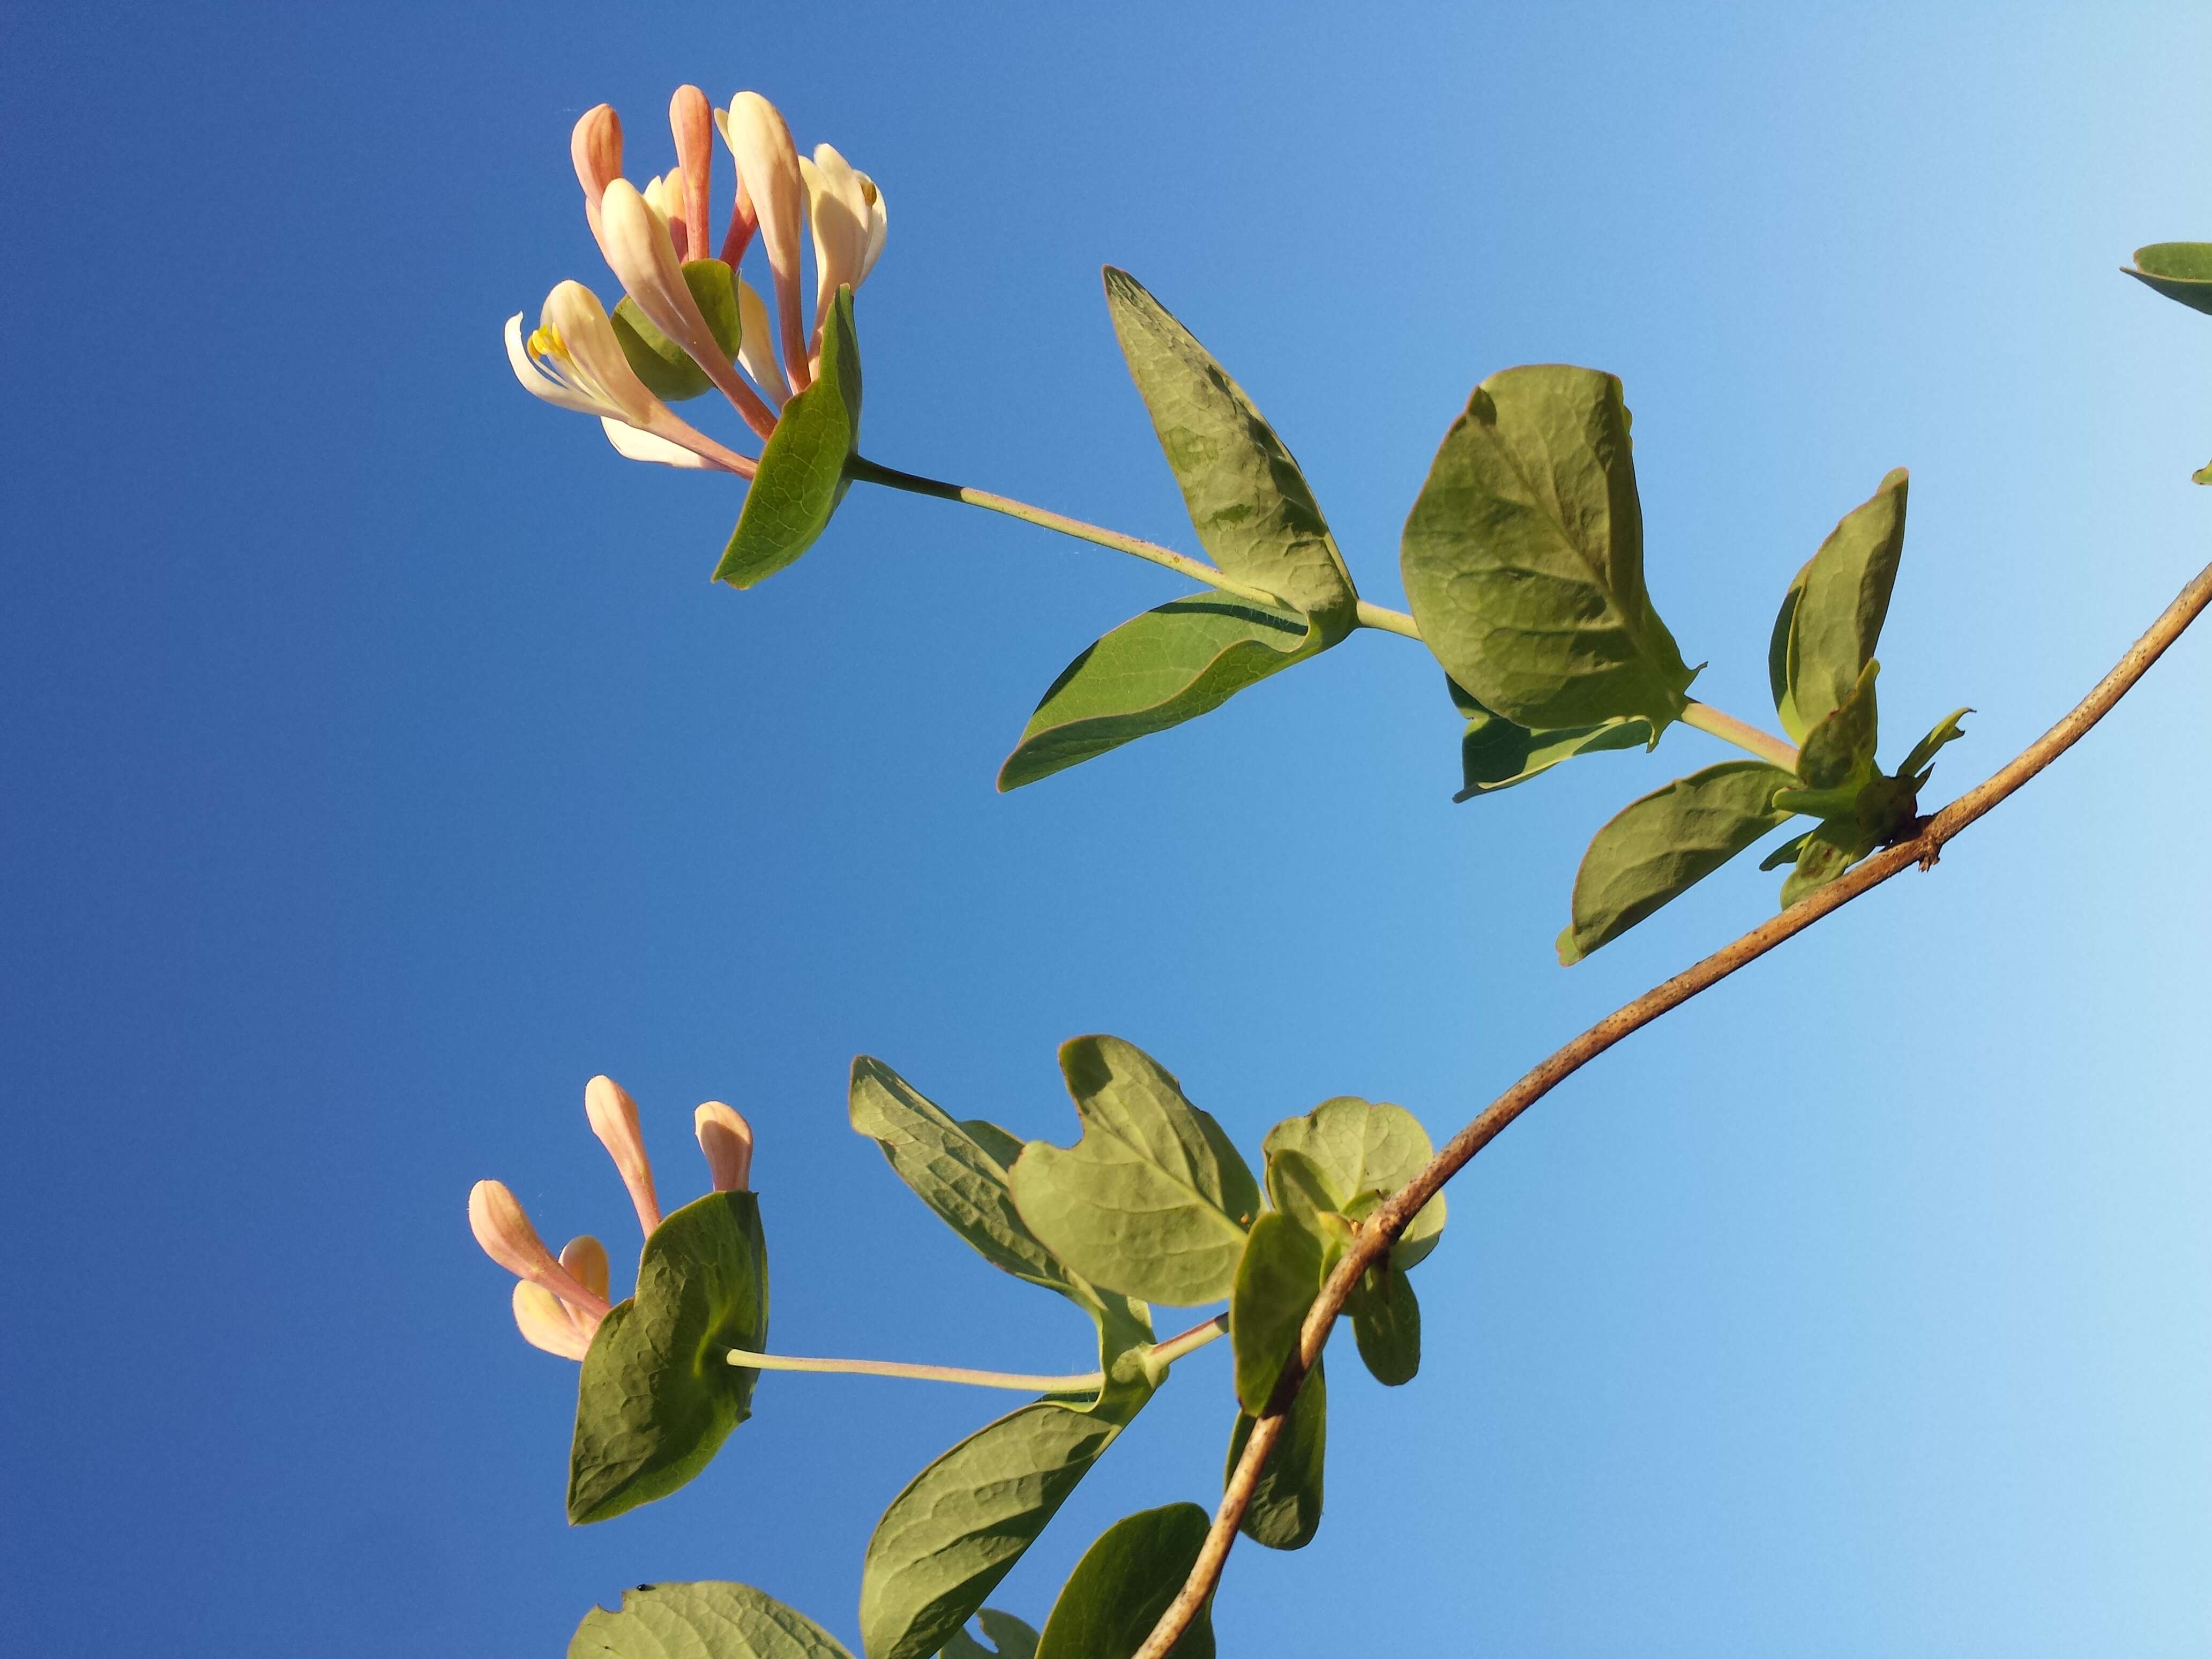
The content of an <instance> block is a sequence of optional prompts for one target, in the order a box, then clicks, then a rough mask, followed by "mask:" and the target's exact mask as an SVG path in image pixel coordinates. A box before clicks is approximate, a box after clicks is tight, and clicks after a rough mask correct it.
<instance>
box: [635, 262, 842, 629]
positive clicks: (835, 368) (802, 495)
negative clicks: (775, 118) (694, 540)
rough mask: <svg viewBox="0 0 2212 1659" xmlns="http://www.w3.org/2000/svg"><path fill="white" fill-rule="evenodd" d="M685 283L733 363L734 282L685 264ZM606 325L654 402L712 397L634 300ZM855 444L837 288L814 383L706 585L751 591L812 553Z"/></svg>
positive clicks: (766, 462)
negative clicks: (717, 583) (712, 583)
mask: <svg viewBox="0 0 2212 1659" xmlns="http://www.w3.org/2000/svg"><path fill="white" fill-rule="evenodd" d="M684 286H685V287H686V288H689V289H690V290H691V297H692V298H693V299H694V300H696V301H698V302H699V311H700V314H701V315H702V316H703V317H705V318H706V319H707V327H708V331H709V332H710V333H712V334H713V335H714V343H715V344H717V345H719V346H720V347H721V348H722V355H723V356H726V357H727V358H729V359H730V360H731V361H732V362H736V361H737V356H738V342H739V341H740V339H741V338H742V337H743V333H744V323H743V319H742V312H741V308H740V307H739V306H738V295H737V279H736V273H735V272H733V271H732V270H731V269H730V267H729V266H727V265H726V264H723V263H722V262H721V261H720V259H693V260H691V261H690V262H689V263H687V264H685V265H684ZM612 321H613V323H614V329H615V338H616V339H617V341H619V342H620V343H621V344H622V349H623V356H625V357H627V358H628V359H629V366H630V367H631V368H633V369H635V370H636V371H637V377H638V379H639V380H642V381H644V382H645V386H646V390H647V391H648V392H652V393H653V396H655V397H656V398H661V399H662V400H663V401H665V402H669V403H676V402H680V401H682V400H683V399H684V398H696V397H699V396H700V395H702V393H704V392H708V391H710V390H712V389H713V386H714V382H713V381H712V380H708V378H707V372H706V370H704V369H702V368H700V367H699V365H698V364H696V363H695V362H692V361H691V359H690V356H688V355H686V353H685V352H684V348H683V347H682V346H680V345H678V344H677V343H676V342H675V341H673V340H671V339H670V338H669V337H667V336H666V335H665V334H663V333H662V332H661V331H659V329H657V328H655V327H654V326H653V324H652V322H651V321H650V320H649V319H647V317H646V315H645V313H643V312H641V311H640V310H639V309H638V307H637V302H636V301H635V300H630V299H627V298H625V299H624V300H623V302H622V303H621V304H620V305H618V306H617V307H615V309H614V316H613V319H612ZM859 448H860V340H859V337H858V336H857V335H856V334H855V333H854V328H853V291H852V289H849V288H840V289H838V290H837V298H836V302H835V303H834V304H833V305H832V306H831V307H830V308H829V316H828V318H827V319H824V322H823V330H822V360H821V362H819V363H817V365H816V366H815V374H814V380H813V383H812V384H811V385H810V386H808V387H807V388H806V390H805V391H804V392H800V393H799V395H798V396H797V397H795V398H792V399H791V400H790V401H789V402H788V403H787V404H784V406H783V410H782V413H781V415H780V416H778V417H777V420H776V423H775V431H774V432H772V433H771V434H769V441H768V443H767V445H766V447H763V450H762V452H761V458H760V471H758V472H757V474H756V475H755V476H754V478H753V481H752V484H751V486H750V489H747V491H746V492H745V504H744V507H743V508H742V509H741V510H740V511H739V513H738V526H737V528H736V530H735V531H733V532H732V533H731V536H730V542H729V545H728V547H726V549H725V550H723V553H722V558H721V562H720V563H719V564H717V565H716V566H715V567H714V580H716V581H720V582H727V583H729V584H730V586H732V587H750V586H753V584H754V583H756V582H759V581H763V580H767V579H768V578H769V577H770V576H773V575H774V574H775V573H776V572H777V571H779V570H781V569H782V568H784V567H785V566H786V565H787V564H789V563H790V562H792V561H793V560H794V559H796V558H798V557H799V555H800V554H802V553H804V552H805V551H806V550H807V549H808V548H810V547H811V546H813V545H814V543H815V541H816V539H817V538H819V537H820V535H821V534H822V532H823V531H824V530H826V529H827V528H829V520H830V517H831V516H832V515H833V514H834V513H836V511H837V507H838V505H839V503H841V502H842V501H843V500H844V499H845V490H846V488H847V486H848V483H850V482H851V481H850V478H849V477H848V468H849V467H850V465H851V464H852V460H853V458H854V455H855V454H856V453H858V452H859Z"/></svg>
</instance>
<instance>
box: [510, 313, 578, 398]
mask: <svg viewBox="0 0 2212 1659" xmlns="http://www.w3.org/2000/svg"><path fill="white" fill-rule="evenodd" d="M507 363H508V365H509V366H510V367H511V368H513V370H514V378H515V379H516V380H520V381H521V382H522V389H523V390H524V391H525V392H528V393H529V394H530V395H531V396H532V397H533V398H544V400H545V401H546V402H547V403H549V404H554V405H556V407H558V408H561V409H573V410H575V411H576V412H577V413H578V414H580V415H596V414H598V413H599V405H598V404H595V403H593V402H592V400H591V399H590V398H586V397H582V396H580V395H579V394H578V393H576V392H571V391H570V390H569V389H568V387H567V386H562V384H561V383H560V382H559V381H558V380H554V379H553V378H552V377H551V376H550V375H548V374H545V373H544V371H543V370H541V369H540V368H538V365H537V364H535V363H533V362H531V361H530V353H529V350H528V349H527V348H526V347H525V346H524V345H523V343H522V313H520V312H519V311H518V312H516V313H514V315H513V316H512V317H510V318H508V319H507Z"/></svg>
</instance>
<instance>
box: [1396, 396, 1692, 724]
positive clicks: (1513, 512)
mask: <svg viewBox="0 0 2212 1659" xmlns="http://www.w3.org/2000/svg"><path fill="white" fill-rule="evenodd" d="M1400 564H1401V569H1402V572H1403V574H1404V576H1405V582H1406V594H1407V601H1408V602H1409V604H1410V605H1412V608H1413V616H1414V618H1415V620H1416V621H1418V622H1419V624H1420V628H1421V633H1422V635H1423V637H1425V639H1426V640H1427V641H1428V643H1429V647H1430V648H1431V650H1432V651H1434V652H1435V653H1436V655H1437V660H1438V661H1440V662H1441V663H1443V666H1444V671H1445V672H1446V673H1448V674H1449V675H1450V676H1451V677H1452V678H1453V679H1455V680H1456V681H1457V682H1458V683H1459V684H1461V685H1462V686H1464V687H1466V688H1467V690H1468V691H1469V692H1470V693H1471V694H1473V695H1474V696H1475V697H1477V698H1479V699H1480V701H1481V702H1482V704H1483V706H1484V707H1485V708H1488V709H1490V710H1492V712H1494V713H1497V714H1503V715H1504V716H1505V717H1506V718H1507V719H1508V720H1512V721H1514V722H1516V724H1518V725H1521V726H1527V727H1529V728H1530V729H1532V730H1541V731H1550V730H1559V729H1562V728H1565V727H1571V726H1595V725H1599V724H1602V723H1604V722H1606V721H1608V720H1619V719H1625V718H1632V717H1641V718H1643V719H1644V720H1648V721H1649V722H1650V725H1651V726H1652V728H1653V730H1655V731H1656V730H1660V729H1662V728H1663V727H1664V726H1666V725H1667V724H1668V721H1670V720H1674V719H1675V718H1676V717H1677V716H1678V715H1680V713H1681V711H1682V707H1683V696H1682V694H1683V692H1684V691H1685V690H1686V689H1687V688H1688V686H1689V684H1690V681H1691V679H1692V670H1690V669H1689V668H1688V667H1686V665H1684V664H1683V661H1682V657H1681V653H1680V650H1679V649H1678V648H1677V647H1676V646H1675V643H1674V635H1671V634H1670V633H1668V630H1667V626H1666V624H1665V623H1662V621H1660V619H1659V617H1658V614H1657V612H1656V611H1654V610H1653V609H1652V607H1651V602H1650V596H1649V595H1648V593H1647V592H1646V591H1645V588H1644V519H1643V510H1642V508H1641V507H1640V506H1639V505H1638V501H1637V495H1636V472H1635V466H1634V463H1633V461H1632V458H1631V448H1630V443H1629V437H1628V411H1627V409H1626V406H1625V405H1624V404H1623V403H1622V401H1621V394H1620V381H1619V380H1615V379H1614V378H1613V376H1612V375H1610V374H1600V373H1598V372H1596V371H1595V370H1593V369H1586V368H1570V367H1567V366H1565V365H1561V364H1541V365H1536V366H1534V367H1529V368H1509V369H1506V370H1504V371H1503V372H1501V373H1499V374H1493V375H1492V376H1491V377H1490V378H1489V379H1488V380H1485V381H1483V383H1482V384H1481V385H1480V386H1477V387H1476V388H1475V390H1474V396H1473V397H1472V398H1470V399H1469V401H1468V408H1467V412H1466V413H1465V414H1463V415H1462V416H1460V418H1459V419H1458V420H1457V421H1455V422H1453V424H1452V427H1451V429H1450V430H1449V432H1447V433H1446V434H1445V435H1444V440H1443V445H1442V446H1441V447H1439V448H1438V450H1437V457H1436V460H1435V462H1434V463H1433V464H1432V465H1431V468H1430V471H1429V476H1428V479H1427V481H1426V482H1425V483H1424V484H1423V485H1422V487H1421V493H1420V495H1419V499H1418V500H1416V501H1414V503H1413V512H1412V513H1410V514H1409V515H1408V516H1407V520H1406V529H1405V534H1404V537H1403V539H1402V542H1401V554H1400Z"/></svg>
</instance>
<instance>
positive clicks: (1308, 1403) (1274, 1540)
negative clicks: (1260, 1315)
mask: <svg viewBox="0 0 2212 1659" xmlns="http://www.w3.org/2000/svg"><path fill="white" fill-rule="evenodd" d="M1257 1420H1258V1419H1255V1417H1253V1415H1252V1414H1251V1413H1249V1412H1239V1413H1237V1427H1236V1430H1235V1431H1234V1432H1233V1433H1231V1436H1230V1437H1229V1458H1228V1461H1227V1462H1225V1464H1224V1465H1223V1466H1222V1471H1221V1480H1222V1484H1223V1485H1224V1486H1226V1485H1227V1484H1228V1481H1229V1477H1230V1475H1231V1474H1232V1473H1234V1472H1235V1470H1236V1468H1237V1459H1238V1458H1240V1457H1242V1456H1243V1455H1244V1443H1245V1442H1246V1441H1248V1440H1249V1439H1250V1438H1251V1437H1252V1425H1253V1424H1254V1423H1255V1421H1257ZM1327 1454H1328V1378H1327V1377H1326V1376H1323V1375H1322V1363H1321V1362H1320V1361H1319V1360H1316V1361H1315V1362H1314V1368H1313V1370H1311V1371H1310V1372H1309V1373H1308V1374H1307V1376H1306V1380H1305V1382H1304V1384H1302V1385H1301V1386H1300V1388H1299V1389H1298V1397H1297V1399H1296V1400H1295V1401H1292V1402H1291V1415H1290V1419H1289V1420H1288V1421H1287V1422H1285V1424H1284V1425H1283V1433H1282V1437H1281V1438H1280V1439H1279V1440H1277V1441H1276V1442H1275V1449H1274V1450H1273V1451H1271V1452H1269V1453H1268V1454H1267V1462H1266V1463H1265V1464H1264V1465H1262V1466H1261V1470H1260V1480H1259V1484H1258V1485H1257V1486H1254V1487H1253V1489H1252V1502H1251V1504H1250V1506H1249V1508H1248V1509H1246V1510H1245V1511H1244V1519H1243V1522H1242V1523H1241V1526H1240V1528H1239V1530H1241V1531H1242V1532H1243V1534H1244V1535H1245V1536H1246V1537H1247V1538H1249V1539H1251V1540H1252V1541H1254V1542H1255V1543H1258V1544H1265V1545H1266V1546H1267V1547H1268V1548H1269V1549H1271V1550H1302V1549H1304V1547H1306V1546H1307V1545H1309V1544H1310V1543H1312V1542H1313V1541H1314V1534H1316V1533H1317V1532H1319V1531H1320V1530H1321V1500H1322V1463H1323V1462H1324V1461H1325V1460H1326V1457H1327Z"/></svg>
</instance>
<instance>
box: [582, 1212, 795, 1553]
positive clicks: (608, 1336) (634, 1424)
mask: <svg viewBox="0 0 2212 1659" xmlns="http://www.w3.org/2000/svg"><path fill="white" fill-rule="evenodd" d="M767 1337H768V1246H767V1245H766V1243H763V1239H762V1237H761V1224H760V1206H759V1202H758V1200H756V1199H755V1198H754V1196H753V1194H750V1193H709V1194H707V1196H706V1197H704V1198H702V1199H700V1200H696V1202H694V1203H690V1204H687V1205H685V1206H684V1207H683V1208H682V1209H680V1210H678V1211H677V1212H676V1213H675V1214H673V1215H671V1216H670V1217H669V1218H667V1219H666V1220H665V1221H663V1222H662V1223H661V1224H660V1225H659V1227H658V1228H656V1229H654V1231H653V1237H651V1238H649V1239H647V1241H646V1243H645V1254H644V1256H643V1257H642V1259H641V1261H639V1263H638V1270H637V1294H636V1295H635V1297H631V1298H630V1299H629V1301H627V1302H621V1303H617V1304H616V1305H615V1307H614V1309H613V1310H612V1311H611V1312H610V1313H609V1314H608V1315H607V1316H606V1320H605V1322H604V1323H602V1324H601V1325H600V1327H599V1334H597V1335H596V1336H594V1337H593V1338H592V1346H591V1349H590V1351H589V1352H586V1354H585V1356H584V1368H583V1374H582V1376H581V1377H580V1379H579V1382H578V1384H577V1389H576V1436H575V1441H574V1445H573V1446H572V1448H571V1449H570V1452H569V1459H568V1519H569V1520H571V1521H572V1522H578V1523H582V1522H588V1521H605V1520H606V1519H607V1518H609V1517H610V1516H617V1515H620V1514H622V1513H623V1511H624V1510H632V1509H635V1508H636V1507H637V1506H638V1505H639V1504H647V1503H650V1502H652V1501H653V1499H654V1498H665V1497H666V1496H667V1495H668V1494H669V1493H670V1492H674V1491H675V1490H676V1489H677V1488H678V1486H682V1485H684V1482H686V1481H687V1480H690V1479H691V1477H692V1476H694V1475H696V1474H698V1473H699V1471H700V1470H702V1469H703V1468H706V1467H707V1464H708V1461H709V1460H710V1459H712V1458H713V1456H714V1453H715V1452H716V1451H717V1450H718V1449H720V1446H721V1443H722V1442H723V1441H724V1440H726V1439H727V1438H728V1437H729V1434H730V1431H731V1430H732V1429H734V1428H735V1427H737V1425H738V1424H740V1423H742V1422H744V1420H745V1419H746V1418H747V1417H749V1416H750V1415H751V1413H752V1394H753V1383H754V1380H755V1378H756V1377H757V1375H758V1373H757V1372H755V1371H750V1370H739V1369H738V1368H737V1367H736V1366H734V1365H732V1364H729V1363H728V1362H727V1361H726V1359H725V1358H723V1356H724V1355H725V1354H726V1353H727V1352H728V1351H729V1350H730V1349H732V1348H744V1349H748V1350H750V1351H753V1352H758V1351H759V1349H760V1346H761V1344H762V1343H763V1341H765V1340H767Z"/></svg>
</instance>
